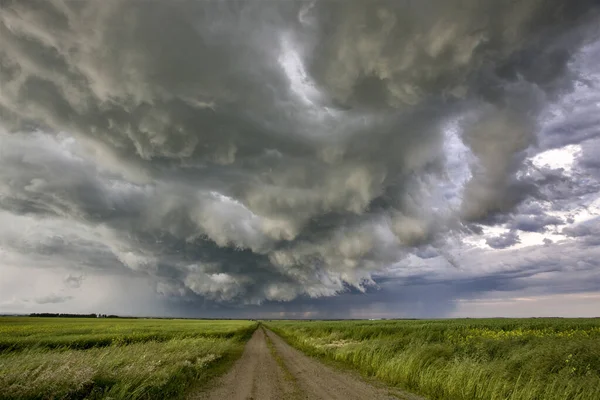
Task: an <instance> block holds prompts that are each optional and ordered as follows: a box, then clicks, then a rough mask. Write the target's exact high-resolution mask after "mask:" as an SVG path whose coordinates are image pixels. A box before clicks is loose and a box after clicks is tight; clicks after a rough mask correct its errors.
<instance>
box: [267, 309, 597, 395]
mask: <svg viewBox="0 0 600 400" xmlns="http://www.w3.org/2000/svg"><path fill="white" fill-rule="evenodd" d="M267 326H268V327H269V329H271V330H272V331H273V332H275V333H277V334H279V335H280V336H281V337H282V338H284V339H285V340H286V341H288V343H290V344H291V345H293V346H294V347H297V348H298V349H300V350H302V351H303V352H305V353H307V354H310V355H313V356H317V357H319V358H321V359H323V360H329V361H332V362H333V363H334V365H338V366H346V367H348V368H350V369H355V370H358V371H360V373H361V374H363V375H364V376H368V377H374V378H376V379H377V380H379V381H382V382H385V383H387V384H388V385H391V386H397V387H400V388H403V389H406V390H409V391H412V392H415V393H419V394H421V395H424V396H426V397H428V398H431V399H464V400H466V399H511V400H516V399H519V400H530V399H539V400H542V399H543V400H551V399H556V400H564V399H580V400H597V399H600V319H485V320H476V319H475V320H473V319H463V320H431V321H427V320H414V321H410V320H404V321H401V320H389V321H312V322H308V321H302V322H300V321H270V322H268V323H267Z"/></svg>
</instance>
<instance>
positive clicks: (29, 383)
mask: <svg viewBox="0 0 600 400" xmlns="http://www.w3.org/2000/svg"><path fill="white" fill-rule="evenodd" d="M20 326H22V328H23V329H19V327H20ZM256 327H257V324H256V323H253V322H250V321H209V320H202V321H194V320H135V319H130V320H120V319H119V320H108V319H107V320H77V319H67V320H63V319H59V318H47V319H46V318H0V335H1V337H2V343H3V344H5V346H4V347H3V348H2V350H0V399H109V398H110V399H155V398H183V397H184V396H185V394H186V392H187V391H188V389H190V388H192V387H194V388H198V387H199V386H201V385H202V384H204V383H206V382H207V381H208V380H210V379H211V378H212V377H213V376H215V375H218V374H220V373H222V372H224V371H225V370H226V369H227V368H228V367H229V366H230V365H231V364H232V363H233V361H235V360H236V359H237V358H238V357H239V356H240V355H241V353H242V351H243V348H244V345H245V343H246V341H247V340H248V339H249V338H250V336H251V335H252V332H253V331H254V330H255V329H256ZM102 331H104V332H105V333H101V332H102ZM86 335H87V337H86Z"/></svg>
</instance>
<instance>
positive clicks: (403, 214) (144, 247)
mask: <svg viewBox="0 0 600 400" xmlns="http://www.w3.org/2000/svg"><path fill="white" fill-rule="evenodd" d="M598 11H599V10H598V7H597V6H596V2H595V1H592V0H574V1H570V2H565V1H559V0H522V1H519V2H499V1H495V0H494V1H492V0H490V1H482V0H473V1H468V0H451V1H448V0H444V1H441V0H440V1H433V0H431V1H429V0H428V1H420V2H414V1H373V2H363V1H344V2H332V1H316V2H315V1H313V2H300V1H294V2H279V3H274V2H265V1H252V2H232V1H191V0H184V1H176V2H160V1H94V2H93V1H88V2H85V1H25V2H22V1H8V0H4V1H0V88H1V90H0V127H1V129H2V132H1V133H0V210H1V211H0V212H1V213H2V214H1V215H0V218H1V219H3V220H4V221H6V224H5V225H4V226H5V227H6V228H4V230H2V229H3V228H0V244H1V245H2V248H3V249H5V253H2V252H0V257H2V254H5V255H4V257H5V261H4V262H5V264H7V263H11V265H13V264H14V265H17V264H18V265H21V264H24V263H26V261H24V260H36V265H41V266H45V267H46V266H47V268H52V263H53V262H54V263H56V264H57V265H58V264H60V265H62V266H66V267H69V268H71V267H72V268H73V269H74V271H75V272H73V273H72V274H71V273H70V274H69V275H67V276H66V277H65V278H64V285H65V286H66V287H68V288H71V289H77V288H79V287H80V286H82V284H87V282H88V281H89V279H88V278H85V280H84V276H85V273H86V271H95V272H94V273H102V274H114V275H119V276H120V275H134V276H138V275H141V276H144V277H150V278H151V280H152V281H153V282H154V283H155V287H156V289H157V291H158V293H160V294H162V295H165V296H166V297H169V298H171V297H173V298H181V299H184V300H182V301H191V302H192V304H194V303H193V302H194V301H197V300H198V299H199V298H202V299H204V300H206V301H213V302H217V303H218V302H225V303H254V304H256V303H261V302H264V301H265V300H275V301H280V300H282V301H289V300H293V299H295V298H297V297H299V296H305V297H322V296H333V295H336V294H338V293H340V292H344V291H357V292H358V293H361V292H364V291H365V290H367V289H368V288H369V287H371V286H373V285H374V284H375V281H374V280H373V278H374V277H376V276H385V275H386V271H388V270H389V268H390V266H392V265H393V266H395V267H394V268H397V267H398V265H402V262H404V261H406V260H410V259H411V257H419V258H421V259H443V260H445V262H447V264H448V263H449V264H451V266H449V268H453V267H456V266H457V264H460V263H461V261H460V259H458V261H457V258H456V257H455V256H453V255H451V254H450V253H452V249H453V248H454V246H455V244H456V243H457V242H460V241H461V239H462V238H463V237H465V236H469V235H474V234H477V233H478V232H482V229H484V228H485V227H487V226H494V225H496V226H500V225H502V226H504V227H505V228H507V229H508V232H505V233H500V234H497V235H495V236H489V237H487V238H486V242H487V244H488V245H489V247H492V248H494V249H503V248H509V247H512V246H515V245H517V244H519V243H520V242H521V239H520V236H519V232H528V233H546V232H550V231H551V230H552V229H554V230H556V229H557V228H556V227H557V226H560V225H562V224H565V223H566V222H565V221H566V220H565V218H566V217H564V216H562V214H561V215H558V214H559V212H563V211H565V210H567V209H570V205H571V200H572V197H571V194H572V192H569V189H567V188H565V186H564V185H568V184H570V182H573V178H572V177H573V176H572V175H570V176H568V175H566V174H565V172H564V171H556V170H553V169H551V168H533V166H532V165H533V164H531V156H532V155H535V153H536V151H542V150H547V149H551V148H557V147H561V146H564V145H567V144H577V143H579V142H580V141H582V140H589V139H594V138H596V137H597V136H598V134H599V132H600V131H599V130H598V129H597V128H594V127H596V126H597V122H598V121H597V120H596V119H594V118H595V117H593V115H596V114H593V113H589V112H586V113H585V115H584V116H583V115H582V116H581V117H580V118H579V119H578V121H577V123H579V124H582V125H583V127H577V128H573V129H571V131H570V132H574V133H564V132H565V128H564V127H561V126H560V125H554V126H546V125H544V124H543V118H542V116H543V115H545V114H544V113H546V112H547V110H548V108H549V107H550V106H551V105H553V104H556V103H557V102H560V99H562V98H563V97H564V96H565V95H567V94H569V93H573V92H574V91H575V90H576V89H577V87H578V85H580V84H581V80H582V78H581V74H580V73H579V72H578V71H576V70H574V69H573V63H574V62H575V61H576V59H577V57H578V56H579V55H580V54H581V49H582V48H586V46H590V45H592V44H593V43H594V41H595V40H596V39H597V37H598V32H597V26H598V22H599V21H598ZM590 57H591V58H592V59H594V57H595V56H593V55H592V56H590ZM595 59H596V60H598V59H600V56H598V57H596V58H595ZM580 64H581V63H580ZM578 65H579V64H578ZM588 83H589V81H588ZM571 124H575V122H571ZM561 129H562V130H561ZM594 129H595V130H594ZM584 131H585V132H584ZM541 132H544V134H543V135H542V133H541ZM561 132H562V133H561ZM582 132H583V133H582ZM577 138H579V139H577ZM578 140H579V141H578ZM599 149H600V147H598V146H597V145H590V146H589V147H588V146H586V149H585V150H584V151H583V153H582V156H581V157H580V159H579V161H578V163H577V164H576V168H577V171H579V172H578V173H581V174H584V175H586V176H587V175H588V174H590V172H589V171H593V172H594V174H593V175H591V177H590V179H588V180H587V181H585V182H584V180H583V179H577V180H576V181H577V182H578V183H577V187H576V188H575V190H579V192H578V193H579V198H584V197H585V196H588V197H589V196H592V195H593V193H594V191H596V192H597V189H598V185H597V184H598V182H599V179H600V174H598V173H597V172H598V163H597V162H596V161H595V160H597V155H598V153H599ZM581 171H583V172H581ZM561 193H562V194H563V195H561ZM561 196H562V197H561ZM536 204H538V206H537V208H536V206H535V205H536ZM539 204H545V205H544V206H543V207H541V206H539ZM548 204H550V205H551V206H548ZM586 204H587V203H586ZM11 221H12V222H11ZM18 221H28V222H27V224H31V230H29V231H25V230H23V229H19V228H18V227H17V226H16V224H21V222H18ZM36 226H37V228H36ZM585 229H588V230H589V229H592V228H586V227H584V228H579V227H578V228H573V229H572V230H571V231H569V233H568V235H569V237H580V236H583V234H584V233H585V232H587V231H585V232H584V230H585ZM594 229H595V228H594ZM48 260H50V261H48ZM52 260H54V261H52ZM1 262H2V261H1V259H0V263H1ZM406 262H407V263H408V261H406ZM407 265H408V264H407ZM0 268H1V265H0ZM61 296H62V295H61ZM61 296H59V295H48V296H46V297H40V298H39V299H37V300H36V302H38V303H59V302H63V301H68V300H69V299H70V297H68V296H62V297H61ZM186 304H187V303H186Z"/></svg>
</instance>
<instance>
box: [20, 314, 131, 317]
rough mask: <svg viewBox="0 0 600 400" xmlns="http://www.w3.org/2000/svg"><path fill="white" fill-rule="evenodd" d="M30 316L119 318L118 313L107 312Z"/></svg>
mask: <svg viewBox="0 0 600 400" xmlns="http://www.w3.org/2000/svg"><path fill="white" fill-rule="evenodd" d="M29 316H30V317H44V318H120V317H119V316H118V315H109V314H65V313H32V314H29Z"/></svg>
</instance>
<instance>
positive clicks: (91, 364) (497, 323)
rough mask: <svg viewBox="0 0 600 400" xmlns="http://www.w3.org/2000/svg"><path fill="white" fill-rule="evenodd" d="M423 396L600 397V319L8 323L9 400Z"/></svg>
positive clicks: (2, 384)
mask: <svg viewBox="0 0 600 400" xmlns="http://www.w3.org/2000/svg"><path fill="white" fill-rule="evenodd" d="M257 328H258V329H257ZM418 396H423V397H425V398H429V399H460V400H467V399H511V400H513V399H514V400H517V399H519V400H531V399H540V400H541V399H544V400H545V399H550V400H553V399H557V400H558V399H561V400H563V399H578V400H588V399H589V400H597V399H598V398H600V319H484V320H476V319H463V320H383V321H265V322H262V323H257V322H252V321H233V320H169V319H124V318H118V319H103V318H99V319H84V318H26V317H18V318H16V317H15V318H0V398H1V399H166V398H182V399H183V398H187V399H242V400H245V399H248V398H252V399H292V400H293V399H311V400H312V399H315V400H316V399H340V400H341V399H344V400H347V399H356V400H359V399H365V398H369V399H418V398H421V397H418Z"/></svg>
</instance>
